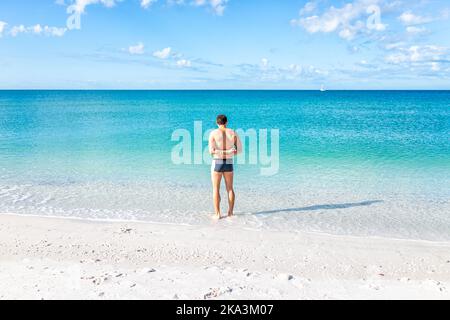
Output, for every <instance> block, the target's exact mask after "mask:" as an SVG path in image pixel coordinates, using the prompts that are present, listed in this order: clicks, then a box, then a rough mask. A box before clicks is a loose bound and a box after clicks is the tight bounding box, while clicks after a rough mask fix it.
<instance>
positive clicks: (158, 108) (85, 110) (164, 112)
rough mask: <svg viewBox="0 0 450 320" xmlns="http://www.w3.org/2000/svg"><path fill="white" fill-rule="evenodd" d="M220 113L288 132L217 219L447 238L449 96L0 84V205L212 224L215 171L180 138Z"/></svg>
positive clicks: (240, 171)
mask: <svg viewBox="0 0 450 320" xmlns="http://www.w3.org/2000/svg"><path fill="white" fill-rule="evenodd" d="M218 113H225V114H227V115H228V116H229V118H230V127H231V128H241V129H244V130H248V129H255V130H260V129H269V130H270V129H278V130H279V134H280V149H279V150H280V154H279V163H280V166H279V171H278V173H277V174H275V175H272V176H262V175H261V174H260V165H250V164H241V165H237V168H236V192H237V195H238V197H237V207H236V210H237V214H238V216H237V218H236V219H234V220H224V221H221V222H220V223H224V224H226V225H230V226H236V227H244V228H252V229H275V230H286V231H293V232H296V231H313V232H324V233H332V234H345V235H354V236H380V237H391V238H411V239H426V240H450V91H327V92H319V91H317V92H316V91H0V213H15V214H24V215H26V214H32V215H47V216H64V217H67V216H70V217H76V218H88V219H111V220H139V221H149V222H162V223H183V224H194V225H198V224H212V223H213V222H211V219H210V214H211V212H212V211H211V203H210V201H211V200H210V197H211V195H210V193H211V191H210V180H209V166H208V164H202V165H193V164H192V165H175V164H174V163H173V162H172V160H171V154H172V149H173V147H174V146H175V145H176V144H177V143H176V142H174V141H172V140H171V137H172V134H173V132H174V130H177V129H185V130H188V131H190V132H191V133H192V134H194V121H201V122H202V124H203V129H204V131H206V130H207V129H210V128H213V127H214V121H215V116H216V115H217V114H218ZM193 144H194V142H193ZM204 146H206V142H204Z"/></svg>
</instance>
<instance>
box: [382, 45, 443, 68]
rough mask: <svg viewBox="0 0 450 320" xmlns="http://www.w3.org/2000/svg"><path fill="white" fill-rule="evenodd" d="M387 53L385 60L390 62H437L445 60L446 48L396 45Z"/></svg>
mask: <svg viewBox="0 0 450 320" xmlns="http://www.w3.org/2000/svg"><path fill="white" fill-rule="evenodd" d="M395 50H396V52H394V53H392V54H389V55H388V56H387V57H386V61H387V62H388V63H391V64H401V63H424V62H427V63H428V62H439V61H441V60H445V59H446V56H447V55H448V49H447V48H445V47H439V46H434V45H426V46H410V47H397V48H395Z"/></svg>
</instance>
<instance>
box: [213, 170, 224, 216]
mask: <svg viewBox="0 0 450 320" xmlns="http://www.w3.org/2000/svg"><path fill="white" fill-rule="evenodd" d="M211 179H212V185H213V202H214V211H215V213H216V218H219V219H220V182H221V181H222V173H220V172H215V171H212V172H211Z"/></svg>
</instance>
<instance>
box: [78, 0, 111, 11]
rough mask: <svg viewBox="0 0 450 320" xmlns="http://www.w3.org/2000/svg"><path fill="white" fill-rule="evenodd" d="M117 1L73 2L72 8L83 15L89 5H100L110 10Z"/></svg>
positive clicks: (80, 0) (85, 0)
mask: <svg viewBox="0 0 450 320" xmlns="http://www.w3.org/2000/svg"><path fill="white" fill-rule="evenodd" d="M116 2H118V1H117V0H75V3H74V6H75V10H76V12H78V13H84V12H85V10H86V7H87V6H89V5H91V4H97V3H101V4H103V5H104V6H105V7H108V8H111V7H114V6H115V5H116Z"/></svg>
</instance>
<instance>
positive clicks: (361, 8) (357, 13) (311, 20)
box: [291, 0, 387, 40]
mask: <svg viewBox="0 0 450 320" xmlns="http://www.w3.org/2000/svg"><path fill="white" fill-rule="evenodd" d="M381 2H382V1H381V0H356V1H354V2H352V3H347V4H345V5H344V6H343V7H340V8H336V7H334V6H331V7H329V8H328V9H327V10H325V12H324V13H323V14H322V15H310V16H306V14H307V13H311V12H312V11H314V10H315V8H316V7H315V5H314V4H312V3H310V2H308V3H307V4H306V5H305V6H304V7H303V9H301V10H300V17H299V18H298V19H292V20H291V25H293V26H300V27H303V28H304V29H305V30H306V31H307V32H308V33H319V32H321V33H331V32H337V33H338V34H339V36H340V37H341V38H343V39H346V40H352V39H353V38H354V37H355V36H356V35H357V34H359V33H361V32H363V31H364V30H366V26H367V19H368V18H369V17H370V15H372V14H374V13H373V12H371V11H370V12H369V11H368V9H369V8H370V9H373V8H378V6H377V5H378V4H381ZM386 27H387V26H386V25H385V24H382V23H381V22H376V24H375V25H374V26H372V28H371V29H374V30H376V31H384V30H385V29H386Z"/></svg>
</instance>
